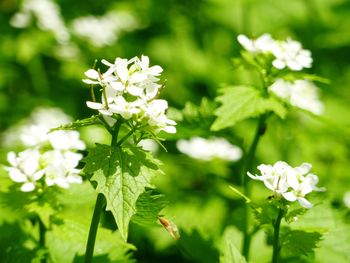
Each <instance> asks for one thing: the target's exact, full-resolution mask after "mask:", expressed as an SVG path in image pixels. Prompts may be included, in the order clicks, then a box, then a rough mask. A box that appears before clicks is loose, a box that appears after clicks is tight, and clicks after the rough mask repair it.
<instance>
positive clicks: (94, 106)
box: [86, 101, 104, 110]
mask: <svg viewBox="0 0 350 263" xmlns="http://www.w3.org/2000/svg"><path fill="white" fill-rule="evenodd" d="M86 105H87V106H88V107H89V108H91V109H94V110H101V109H103V108H104V106H103V105H102V104H101V103H98V102H92V101H87V102H86Z"/></svg>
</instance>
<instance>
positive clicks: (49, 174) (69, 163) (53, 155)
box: [43, 150, 83, 188]
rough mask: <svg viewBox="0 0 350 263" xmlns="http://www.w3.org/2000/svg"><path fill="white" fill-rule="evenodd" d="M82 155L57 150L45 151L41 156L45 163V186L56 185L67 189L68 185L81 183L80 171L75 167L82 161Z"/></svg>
mask: <svg viewBox="0 0 350 263" xmlns="http://www.w3.org/2000/svg"><path fill="white" fill-rule="evenodd" d="M82 157H83V156H82V155H81V154H79V153H75V152H69V151H68V152H62V151H59V150H53V151H47V152H45V153H44V154H43V160H44V161H45V163H46V166H45V168H44V172H45V182H46V184H47V186H53V185H57V186H59V187H62V188H68V187H69V184H70V183H82V181H83V180H82V178H81V176H79V172H80V170H78V169H76V168H75V167H76V166H77V165H78V163H79V161H80V160H81V159H82Z"/></svg>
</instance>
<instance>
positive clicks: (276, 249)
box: [272, 208, 284, 263]
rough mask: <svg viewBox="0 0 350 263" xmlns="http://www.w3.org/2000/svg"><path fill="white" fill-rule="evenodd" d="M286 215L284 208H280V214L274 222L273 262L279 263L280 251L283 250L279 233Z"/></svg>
mask: <svg viewBox="0 0 350 263" xmlns="http://www.w3.org/2000/svg"><path fill="white" fill-rule="evenodd" d="M283 215H284V210H283V208H280V209H279V212H278V216H277V219H276V221H275V222H274V224H273V252H272V263H278V261H279V256H280V251H281V245H280V242H279V235H280V226H281V221H282V218H283Z"/></svg>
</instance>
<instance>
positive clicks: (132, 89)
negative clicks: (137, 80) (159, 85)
mask: <svg viewBox="0 0 350 263" xmlns="http://www.w3.org/2000/svg"><path fill="white" fill-rule="evenodd" d="M127 91H128V92H129V93H130V94H131V95H133V96H140V95H141V94H142V93H143V88H140V87H137V86H135V85H131V86H129V87H128V88H127Z"/></svg>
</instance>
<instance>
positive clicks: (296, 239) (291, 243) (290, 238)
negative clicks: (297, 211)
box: [280, 228, 322, 257]
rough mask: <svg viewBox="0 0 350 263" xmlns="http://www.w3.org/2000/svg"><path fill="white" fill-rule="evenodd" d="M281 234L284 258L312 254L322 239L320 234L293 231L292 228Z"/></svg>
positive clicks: (285, 229)
mask: <svg viewBox="0 0 350 263" xmlns="http://www.w3.org/2000/svg"><path fill="white" fill-rule="evenodd" d="M281 232H282V233H281V238H280V240H281V246H282V250H281V253H282V255H283V256H284V257H294V256H295V255H307V254H309V253H312V252H313V250H314V249H315V248H316V247H317V243H318V242H319V241H320V240H321V237H322V234H321V233H319V232H306V231H301V230H291V229H290V228H284V229H283V231H281Z"/></svg>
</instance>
